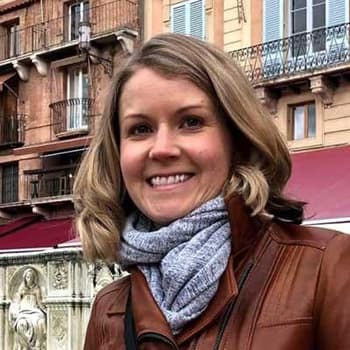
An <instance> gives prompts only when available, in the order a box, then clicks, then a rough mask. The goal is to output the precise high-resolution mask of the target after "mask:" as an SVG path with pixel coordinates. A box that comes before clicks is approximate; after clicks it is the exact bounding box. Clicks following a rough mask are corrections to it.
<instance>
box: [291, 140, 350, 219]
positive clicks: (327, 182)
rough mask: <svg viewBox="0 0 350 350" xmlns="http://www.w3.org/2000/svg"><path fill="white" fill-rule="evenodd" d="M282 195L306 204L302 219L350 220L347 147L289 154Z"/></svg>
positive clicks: (348, 155)
mask: <svg viewBox="0 0 350 350" xmlns="http://www.w3.org/2000/svg"><path fill="white" fill-rule="evenodd" d="M292 161H293V171H292V177H291V179H290V180H289V182H288V185H287V189H286V194H288V195H290V196H291V197H293V198H295V199H299V200H303V201H305V202H307V203H308V204H307V206H306V207H305V209H306V211H305V219H307V220H324V219H336V218H349V217H350V146H342V147H334V148H328V149H323V150H317V151H309V152H302V153H295V154H292Z"/></svg>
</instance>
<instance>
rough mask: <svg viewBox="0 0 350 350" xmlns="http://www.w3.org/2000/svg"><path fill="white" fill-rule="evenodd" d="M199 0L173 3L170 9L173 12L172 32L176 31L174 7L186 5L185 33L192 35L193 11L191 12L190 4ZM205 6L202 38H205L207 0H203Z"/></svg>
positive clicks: (171, 18) (203, 8) (171, 20)
mask: <svg viewBox="0 0 350 350" xmlns="http://www.w3.org/2000/svg"><path fill="white" fill-rule="evenodd" d="M195 1H198V0H186V1H181V2H179V3H177V4H174V5H171V9H170V11H171V12H170V13H171V17H170V23H171V27H170V29H171V32H172V33H173V32H174V21H173V13H174V9H175V8H177V7H180V6H183V5H185V35H191V20H190V17H191V13H190V5H191V3H192V2H195ZM203 5H204V6H203V7H202V16H203V17H202V18H203V24H202V33H203V36H202V38H201V39H202V40H205V39H206V38H205V0H203Z"/></svg>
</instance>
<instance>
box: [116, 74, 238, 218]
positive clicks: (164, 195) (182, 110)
mask: <svg viewBox="0 0 350 350" xmlns="http://www.w3.org/2000/svg"><path fill="white" fill-rule="evenodd" d="M119 118H120V120H119V124H120V125H119V126H120V140H121V141H120V165H121V171H122V176H123V179H124V183H125V186H126V189H127V191H128V194H129V196H130V198H131V199H132V201H133V202H134V203H135V205H136V206H137V207H138V209H139V210H140V211H141V212H143V213H144V214H145V215H146V216H147V217H148V218H150V219H151V220H153V221H154V222H156V223H159V224H165V223H168V222H170V221H173V220H175V219H177V218H180V217H182V216H184V215H186V214H188V213H189V212H191V211H192V210H194V209H195V208H197V207H199V206H200V205H201V204H203V203H204V202H206V201H208V200H209V199H212V198H214V197H215V196H217V195H218V194H219V193H220V192H221V191H222V188H223V185H224V183H225V181H226V179H227V178H228V176H229V172H230V169H231V151H232V147H231V144H232V142H231V138H230V134H229V131H228V130H227V127H225V125H224V122H223V120H222V118H221V117H220V116H219V115H217V112H216V110H215V108H214V106H213V103H212V101H211V100H210V99H209V97H208V96H207V95H206V94H205V93H204V92H203V91H202V90H200V89H199V88H198V87H197V86H196V85H194V84H193V83H191V82H190V81H189V80H186V79H184V78H171V79H170V78H166V77H164V76H162V75H160V74H159V73H157V72H155V71H153V70H151V69H149V68H141V69H139V70H137V71H136V73H135V74H134V75H133V76H132V77H131V78H130V79H129V80H128V81H127V82H126V84H125V85H124V88H123V91H122V94H121V97H120V103H119Z"/></svg>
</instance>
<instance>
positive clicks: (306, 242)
mask: <svg viewBox="0 0 350 350" xmlns="http://www.w3.org/2000/svg"><path fill="white" fill-rule="evenodd" d="M269 233H270V235H271V237H272V238H273V239H274V240H276V241H277V242H279V243H281V244H288V245H301V246H305V247H311V248H316V249H320V250H326V249H327V248H328V247H330V246H332V245H333V244H334V243H335V242H339V241H340V242H343V243H344V244H345V246H347V247H350V235H347V234H345V233H342V232H339V231H336V230H332V229H326V228H320V227H315V226H307V225H296V224H292V223H285V222H281V221H274V222H273V224H272V225H271V226H270V229H269Z"/></svg>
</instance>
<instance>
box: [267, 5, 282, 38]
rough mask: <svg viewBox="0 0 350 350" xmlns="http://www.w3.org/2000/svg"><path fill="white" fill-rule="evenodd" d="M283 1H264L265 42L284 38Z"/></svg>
mask: <svg viewBox="0 0 350 350" xmlns="http://www.w3.org/2000/svg"><path fill="white" fill-rule="evenodd" d="M282 1H283V0H264V5H263V6H264V7H263V14H264V28H263V41H264V42H267V41H272V40H277V39H281V38H282V37H283V18H282V16H283V11H282V10H283V8H282V6H283V3H282Z"/></svg>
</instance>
